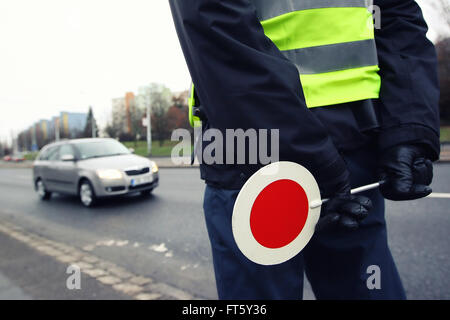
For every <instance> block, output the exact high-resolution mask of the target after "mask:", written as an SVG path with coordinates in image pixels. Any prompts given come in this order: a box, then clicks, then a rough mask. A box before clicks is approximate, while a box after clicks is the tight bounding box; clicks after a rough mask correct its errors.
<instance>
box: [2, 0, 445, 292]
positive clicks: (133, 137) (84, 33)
mask: <svg viewBox="0 0 450 320" xmlns="http://www.w3.org/2000/svg"><path fill="white" fill-rule="evenodd" d="M417 2H418V3H419V4H420V6H421V7H422V9H423V12H424V15H425V18H426V21H427V23H428V25H429V33H428V37H429V38H430V40H431V41H432V42H433V43H434V44H435V46H436V50H437V53H438V57H439V76H440V85H441V100H440V111H441V142H442V155H441V161H440V162H439V163H438V164H436V166H435V170H436V171H435V172H436V174H435V175H436V179H435V182H434V185H433V188H434V191H435V194H434V195H433V197H430V198H427V199H423V200H420V201H411V202H407V203H393V202H388V203H387V206H388V217H387V219H388V223H389V226H390V229H389V232H390V234H389V235H390V239H391V246H392V251H393V254H394V256H395V258H396V260H397V261H398V264H399V269H400V272H401V275H402V277H403V280H404V282H405V287H406V290H407V293H408V295H409V297H410V298H416V299H449V298H450V289H449V288H450V280H449V279H450V271H449V270H450V250H449V242H448V232H447V230H448V228H449V227H450V215H449V210H448V207H449V204H450V203H449V201H450V187H449V186H448V181H450V170H449V169H450V165H449V164H448V163H449V161H450V1H449V0H420V1H417ZM381 23H382V22H381ZM381 27H382V25H381ZM190 81H191V80H190V76H189V72H188V70H187V67H186V65H185V61H184V57H183V54H182V52H181V48H180V46H179V42H178V38H177V35H176V33H175V29H174V26H173V21H172V17H171V13H170V9H169V5H168V2H167V1H161V0H158V1H148V0H128V1H123V0H96V1H87V0H76V1H75V0H64V1H61V0H42V1H31V0H16V1H6V0H0V159H1V160H0V299H55V298H63V299H105V298H106V299H109V298H111V299H132V298H138V299H171V298H176V299H183V298H189V297H198V298H209V299H214V298H216V293H215V282H214V275H213V270H212V261H211V256H210V247H209V242H208V239H207V232H206V228H205V225H204V222H203V217H202V197H203V188H204V185H203V183H202V182H201V180H200V175H199V171H198V168H197V167H196V166H194V167H189V168H186V167H181V168H180V167H178V166H176V165H174V164H173V163H172V162H171V161H170V158H169V157H170V154H171V151H172V147H173V146H174V145H175V144H176V143H177V142H172V141H170V136H171V133H172V131H173V130H174V129H175V128H185V129H188V130H190V131H191V132H192V129H191V128H190V126H189V122H188V112H187V110H188V107H187V100H188V96H189V87H190ZM92 137H110V138H114V139H117V140H118V141H120V142H121V143H122V144H123V145H124V146H126V147H127V148H130V149H132V151H133V152H134V153H135V155H138V156H143V157H146V158H151V159H152V160H153V161H154V162H156V163H157V164H158V166H159V169H160V170H159V175H160V184H159V187H158V188H157V189H156V190H155V192H153V194H152V195H150V196H149V197H141V196H139V195H130V196H126V197H120V198H113V199H108V200H105V201H103V202H101V203H100V205H98V206H96V207H95V208H92V209H88V208H85V207H83V206H81V205H80V203H79V199H77V198H76V197H75V196H65V195H62V194H61V195H60V194H55V195H54V196H53V197H52V199H51V201H47V202H43V201H39V199H38V196H36V194H35V190H34V188H33V177H32V176H33V173H32V163H33V160H35V159H36V156H37V155H38V152H39V150H41V148H42V147H44V146H45V145H47V144H49V143H52V142H55V141H62V140H64V139H77V138H92ZM72 263H76V264H78V265H80V267H81V269H82V271H86V272H83V273H82V280H81V284H82V289H80V290H69V289H68V288H67V286H66V280H67V277H68V273H67V272H66V271H67V270H66V269H67V266H68V265H70V264H72ZM305 295H306V298H311V299H313V298H314V296H313V294H312V292H311V290H310V288H309V286H306V288H305Z"/></svg>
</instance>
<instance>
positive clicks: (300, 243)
mask: <svg viewBox="0 0 450 320" xmlns="http://www.w3.org/2000/svg"><path fill="white" fill-rule="evenodd" d="M283 179H288V180H292V181H295V182H297V183H298V184H299V185H300V186H301V187H302V188H303V190H304V191H305V193H306V196H307V198H308V210H309V211H308V216H307V219H306V222H305V225H304V227H303V229H302V231H301V232H300V234H299V235H298V236H297V237H296V238H295V239H294V240H293V241H292V242H291V243H289V244H287V245H286V246H284V247H281V248H276V249H273V248H267V247H264V246H262V245H261V244H259V243H258V242H257V241H256V239H255V238H254V236H253V233H252V231H251V227H250V215H251V211H252V207H253V204H254V202H255V200H256V198H257V197H258V195H259V194H260V193H261V191H263V190H264V188H266V187H267V186H268V185H269V184H271V183H273V182H275V181H278V180H283ZM317 200H319V201H320V190H319V186H318V185H317V182H316V180H315V179H314V176H313V175H312V174H311V173H310V172H309V171H308V170H307V169H306V168H305V167H303V166H301V165H299V164H298V163H294V162H289V161H281V162H275V163H272V164H269V165H267V166H265V167H263V168H261V169H260V170H258V171H257V172H256V173H255V174H254V175H252V176H251V177H250V178H249V179H248V180H247V182H246V183H245V184H244V186H243V187H242V189H241V191H240V192H239V195H238V196H237V198H236V202H235V204H234V208H233V217H232V229H233V236H234V239H235V241H236V244H237V246H238V248H239V249H240V250H241V252H242V253H243V254H244V255H245V256H246V257H247V258H248V259H250V260H251V261H253V262H255V263H257V264H261V265H276V264H280V263H283V262H286V261H288V260H290V259H291V258H293V257H295V256H296V255H297V254H299V253H300V252H301V251H302V250H303V248H304V247H305V246H306V245H307V244H308V242H309V241H310V240H311V238H312V236H313V234H314V229H315V227H316V224H317V222H318V221H319V217H320V206H319V207H316V208H311V207H310V205H309V204H310V203H311V202H312V201H317Z"/></svg>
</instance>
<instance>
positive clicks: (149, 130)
mask: <svg viewBox="0 0 450 320" xmlns="http://www.w3.org/2000/svg"><path fill="white" fill-rule="evenodd" d="M151 114H152V110H151V102H150V94H148V95H147V151H148V155H149V156H150V155H151V154H152V120H151Z"/></svg>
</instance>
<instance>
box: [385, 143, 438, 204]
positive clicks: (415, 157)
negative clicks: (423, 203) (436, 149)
mask: <svg viewBox="0 0 450 320" xmlns="http://www.w3.org/2000/svg"><path fill="white" fill-rule="evenodd" d="M379 166H380V168H379V176H380V179H381V180H382V181H384V184H383V185H382V186H381V187H380V191H381V194H382V195H383V196H384V197H385V198H386V199H389V200H396V201H398V200H414V199H419V198H423V197H426V196H428V195H429V194H430V193H431V192H432V190H431V188H430V187H429V185H430V184H431V181H432V180H433V164H432V162H431V160H429V159H427V157H426V151H425V149H424V148H423V147H421V146H420V145H399V146H395V147H391V148H389V149H387V150H385V151H384V152H383V153H382V156H381V158H380V163H379Z"/></svg>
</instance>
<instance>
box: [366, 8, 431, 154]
mask: <svg viewBox="0 0 450 320" xmlns="http://www.w3.org/2000/svg"><path fill="white" fill-rule="evenodd" d="M374 4H375V5H378V6H379V8H380V12H381V28H380V29H378V30H375V40H376V44H377V49H378V58H379V65H380V69H381V70H380V74H381V77H382V85H381V94H380V102H381V108H380V116H381V122H382V126H383V127H382V132H381V135H380V141H379V144H380V146H381V148H382V149H387V148H389V147H391V146H395V145H400V144H405V143H415V144H416V143H417V144H420V145H422V146H424V147H425V148H426V152H427V157H428V158H429V159H430V160H433V161H434V160H437V159H438V157H439V150H440V144H439V107H438V104H439V85H438V76H437V58H436V52H435V48H434V46H433V44H432V43H431V42H430V41H429V40H428V39H427V38H426V32H427V25H426V23H425V21H424V19H423V16H422V12H421V10H420V7H419V6H418V5H417V3H416V2H415V1H413V0H378V1H377V0H375V2H374Z"/></svg>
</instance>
